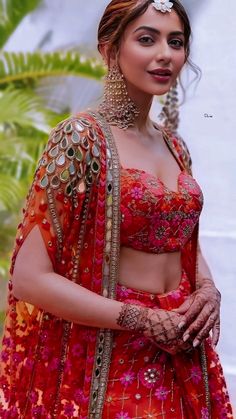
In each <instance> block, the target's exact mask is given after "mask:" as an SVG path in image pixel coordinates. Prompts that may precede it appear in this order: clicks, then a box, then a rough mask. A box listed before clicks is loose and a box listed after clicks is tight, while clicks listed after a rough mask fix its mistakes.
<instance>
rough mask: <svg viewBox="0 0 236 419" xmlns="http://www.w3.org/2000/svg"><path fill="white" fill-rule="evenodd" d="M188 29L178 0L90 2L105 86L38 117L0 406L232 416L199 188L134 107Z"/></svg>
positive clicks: (17, 413)
mask: <svg viewBox="0 0 236 419" xmlns="http://www.w3.org/2000/svg"><path fill="white" fill-rule="evenodd" d="M190 33H191V30H190V26H189V21H188V17H187V15H186V12H185V10H184V9H183V7H182V5H181V4H180V3H179V2H178V1H173V2H169V1H166V0H155V1H152V0H148V1H147V0H142V1H135V0H131V1H127V2H125V1H121V0H113V1H111V3H110V4H109V5H108V6H107V9H106V10H105V13H104V15H103V17H102V20H101V23H100V26H99V32H98V41H99V51H100V52H101V54H102V56H103V58H104V60H105V61H106V63H107V65H108V68H109V71H108V76H107V80H106V86H105V94H104V100H103V102H102V103H101V105H100V106H99V108H98V110H97V111H96V112H84V113H81V114H79V115H77V116H74V117H71V118H69V119H68V120H66V121H63V122H62V123H61V124H59V125H58V126H57V127H56V128H55V129H54V130H53V131H52V133H51V136H50V138H49V142H48V144H47V147H46V150H45V152H44V154H43V157H42V159H41V160H40V163H39V166H38V168H37V171H36V175H35V179H34V182H33V185H32V188H31V190H30V192H29V195H28V198H27V204H26V207H25V210H24V218H23V221H22V223H21V224H20V226H19V232H18V234H17V239H16V247H15V251H14V254H13V261H12V267H11V275H12V277H11V280H10V282H9V309H8V314H7V319H6V325H5V333H4V338H3V351H2V367H1V393H0V394H1V396H0V397H1V398H0V400H1V404H0V406H1V407H0V412H1V417H2V418H11V419H12V418H19V417H20V418H72V417H79V418H81V419H82V418H111V419H113V418H116V419H122V418H125V419H129V418H137V419H138V418H158V417H163V418H202V419H203V418H232V411H231V407H230V403H229V398H228V394H227V390H226V387H225V381H224V378H223V374H222V369H221V366H220V364H219V361H218V357H217V355H216V353H215V351H214V346H215V345H216V344H217V341H218V338H219V309H220V307H219V306H220V294H219V292H218V291H217V289H216V288H215V285H214V282H213V279H212V277H211V273H210V271H209V268H208V266H207V264H206V262H205V260H204V258H203V256H202V254H201V251H200V249H199V248H198V245H197V240H198V220H199V216H200V212H201V209H202V203H203V197H202V192H201V190H200V188H199V186H198V184H197V182H196V181H195V179H193V178H192V176H191V167H190V166H191V160H190V157H189V154H188V152H187V149H186V147H185V146H184V143H183V141H182V140H180V138H178V137H177V136H174V135H173V134H172V133H170V132H169V133H167V132H166V131H165V130H164V129H162V128H161V127H159V126H158V125H157V124H155V123H153V122H152V121H151V120H150V118H149V110H150V106H151V103H152V99H153V96H154V95H163V94H164V93H167V92H168V91H170V89H171V87H172V86H174V85H175V82H176V80H177V78H178V76H179V74H180V72H181V70H182V68H183V66H184V64H185V63H186V62H187V61H188V57H189V38H190ZM197 261H198V262H197ZM211 331H212V339H210V338H209V333H210V332H211Z"/></svg>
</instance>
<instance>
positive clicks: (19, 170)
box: [0, 0, 104, 310]
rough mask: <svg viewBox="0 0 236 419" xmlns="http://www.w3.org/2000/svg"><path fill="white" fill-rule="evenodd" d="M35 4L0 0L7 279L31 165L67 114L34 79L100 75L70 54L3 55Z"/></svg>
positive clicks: (0, 263)
mask: <svg viewBox="0 0 236 419" xmlns="http://www.w3.org/2000/svg"><path fill="white" fill-rule="evenodd" d="M40 2H41V0H20V1H19V0H0V109H1V113H0V278H6V277H7V272H8V266H9V256H10V251H11V249H12V245H13V240H14V235H15V230H16V225H17V222H18V220H19V218H20V208H21V207H22V202H23V199H24V197H25V195H26V192H27V189H28V187H29V183H30V182H31V179H32V176H33V171H34V167H35V164H36V162H37V160H38V158H39V155H40V154H41V152H42V149H43V147H44V144H45V142H46V140H47V137H48V133H49V131H50V129H51V127H52V126H54V125H55V124H56V123H57V122H58V121H59V120H61V119H62V118H63V117H65V116H67V115H66V111H68V110H64V112H63V114H62V113H61V114H56V113H55V111H53V110H52V109H50V108H49V106H48V105H47V103H45V101H44V100H43V99H42V97H40V96H39V94H38V92H37V89H36V88H37V85H38V83H39V81H41V82H42V80H44V78H47V79H48V78H49V77H50V78H53V80H54V84H55V77H58V76H63V77H65V76H71V75H73V76H78V77H85V78H90V79H94V80H100V79H101V77H102V76H103V74H104V68H103V66H102V64H101V63H100V62H98V61H97V60H96V59H93V58H85V57H84V56H82V55H81V54H79V53H78V52H76V51H64V52H63V51H56V52H52V53H42V52H40V51H36V52H33V53H23V52H22V53H21V52H20V53H18V52H17V53H15V52H6V51H4V46H5V44H6V42H7V40H8V39H9V38H10V36H11V35H12V34H13V32H14V31H15V29H16V27H17V26H18V25H19V23H20V22H21V21H22V19H23V18H24V17H25V16H26V15H27V14H28V13H30V12H32V11H34V10H35V9H36V8H37V7H38V6H39V4H40ZM56 80H57V79H56ZM0 291H1V288H0ZM0 310H1V301H0Z"/></svg>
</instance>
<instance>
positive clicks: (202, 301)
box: [173, 278, 221, 347]
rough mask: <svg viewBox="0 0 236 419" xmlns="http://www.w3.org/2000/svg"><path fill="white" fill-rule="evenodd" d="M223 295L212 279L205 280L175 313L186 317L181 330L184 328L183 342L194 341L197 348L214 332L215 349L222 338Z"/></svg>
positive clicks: (180, 326)
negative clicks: (220, 337)
mask: <svg viewBox="0 0 236 419" xmlns="http://www.w3.org/2000/svg"><path fill="white" fill-rule="evenodd" d="M220 302H221V294H220V292H219V291H218V289H217V288H216V287H215V284H214V282H213V281H212V280H211V279H208V278H205V279H204V281H203V284H202V286H201V287H200V288H199V289H198V290H197V291H195V292H194V293H193V294H192V295H190V296H189V297H188V298H187V299H186V301H185V302H184V303H183V304H182V305H181V306H180V307H179V308H178V309H175V310H173V311H175V312H176V313H179V314H182V315H184V320H183V321H181V323H180V324H179V328H181V329H182V328H184V329H185V331H184V334H183V340H184V342H186V341H188V340H189V339H190V338H191V340H193V347H197V346H198V345H200V344H201V342H202V341H203V340H204V339H206V338H207V337H208V336H209V334H210V332H211V331H212V344H213V346H214V347H215V346H216V345H217V343H218V341H219V336H220Z"/></svg>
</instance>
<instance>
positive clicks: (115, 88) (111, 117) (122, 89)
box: [98, 64, 139, 129]
mask: <svg viewBox="0 0 236 419" xmlns="http://www.w3.org/2000/svg"><path fill="white" fill-rule="evenodd" d="M98 111H99V112H100V113H101V114H102V115H103V116H104V118H105V119H106V121H107V122H108V123H109V124H111V125H114V126H117V127H119V128H122V129H127V128H128V127H130V126H133V125H134V121H135V119H136V118H137V116H138V115H139V110H138V108H137V106H136V105H135V103H134V102H133V101H132V99H131V98H130V97H129V95H128V91H127V87H126V83H125V79H124V76H123V74H122V73H121V71H120V68H119V66H118V65H117V64H116V65H114V66H113V67H112V68H110V69H109V71H108V74H107V76H106V78H105V87H104V95H103V100H102V102H101V104H100V105H99V107H98Z"/></svg>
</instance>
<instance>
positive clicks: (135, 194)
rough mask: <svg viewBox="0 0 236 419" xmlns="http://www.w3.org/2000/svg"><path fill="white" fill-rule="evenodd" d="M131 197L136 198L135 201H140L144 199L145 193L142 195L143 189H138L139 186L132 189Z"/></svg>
mask: <svg viewBox="0 0 236 419" xmlns="http://www.w3.org/2000/svg"><path fill="white" fill-rule="evenodd" d="M130 195H131V196H132V198H134V199H140V198H142V195H143V193H142V189H141V188H140V187H138V186H134V187H133V188H132V189H131V192H130Z"/></svg>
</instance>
